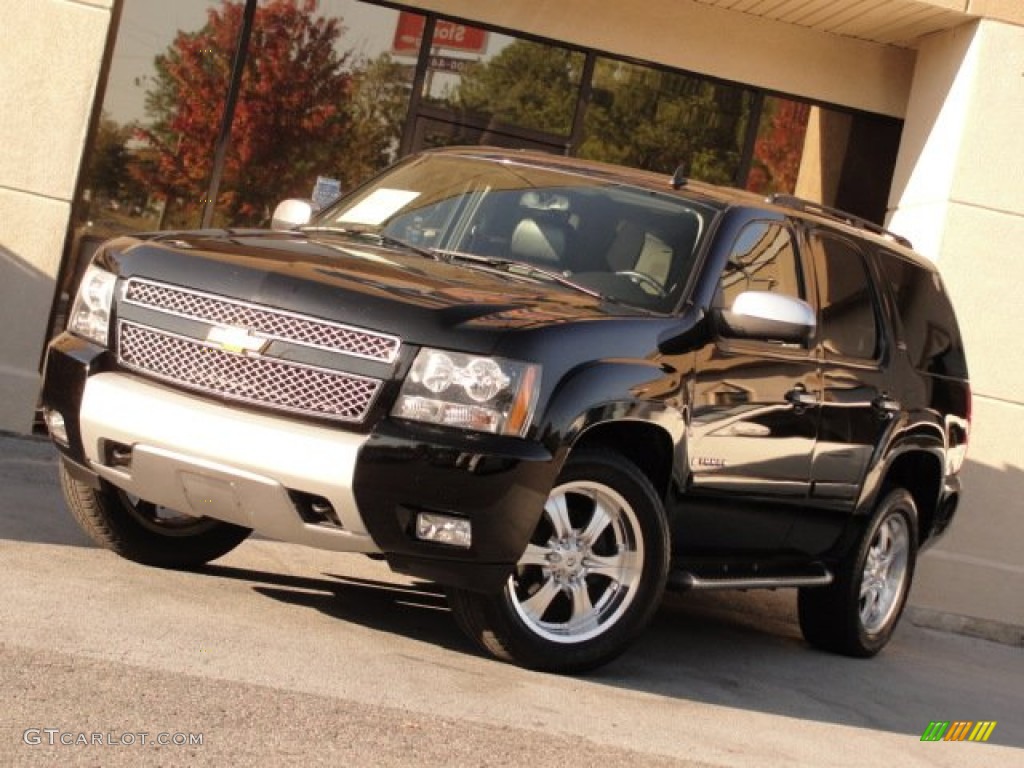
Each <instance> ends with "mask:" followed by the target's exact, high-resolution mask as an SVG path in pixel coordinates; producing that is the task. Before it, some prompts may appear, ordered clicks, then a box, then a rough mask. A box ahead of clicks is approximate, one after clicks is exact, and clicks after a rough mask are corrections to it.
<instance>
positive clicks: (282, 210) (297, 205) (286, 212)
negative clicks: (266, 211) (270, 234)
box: [270, 198, 320, 230]
mask: <svg viewBox="0 0 1024 768" xmlns="http://www.w3.org/2000/svg"><path fill="white" fill-rule="evenodd" d="M319 210H320V206H318V205H317V204H316V203H314V202H313V201H312V200H299V199H298V198H291V199H288V200H283V201H281V202H280V203H278V204H277V207H276V208H275V209H274V216H273V218H271V220H270V228H271V229H281V230H287V229H295V228H296V227H301V226H302V225H303V224H309V221H310V219H312V218H313V214H314V213H316V212H317V211H319Z"/></svg>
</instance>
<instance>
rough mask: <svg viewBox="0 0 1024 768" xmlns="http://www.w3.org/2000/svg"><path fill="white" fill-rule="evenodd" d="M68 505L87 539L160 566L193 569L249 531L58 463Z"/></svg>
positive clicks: (138, 560) (241, 538)
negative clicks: (85, 478)
mask: <svg viewBox="0 0 1024 768" xmlns="http://www.w3.org/2000/svg"><path fill="white" fill-rule="evenodd" d="M60 482H61V489H62V490H63V492H64V499H65V501H66V502H67V505H68V509H70V510H71V514H72V515H73V516H74V518H75V520H76V521H77V522H78V524H79V525H80V526H81V527H82V530H84V531H85V532H86V533H87V534H88V535H89V537H90V538H91V539H92V540H93V541H95V542H96V543H97V544H99V545H100V546H101V547H104V548H105V549H109V550H111V551H113V552H116V553H117V554H119V555H121V556H122V557H124V558H127V559H128V560H134V561H135V562H138V563H143V564H145V565H155V566H158V567H160V568H194V567H196V566H199V565H203V564H204V563H208V562H210V561H211V560H216V559H217V558H218V557H221V556H222V555H226V554H227V553H228V552H230V551H231V550H232V549H234V548H235V547H237V546H238V545H239V544H241V543H242V542H243V541H245V539H246V538H247V537H248V536H249V534H250V533H252V531H251V530H250V529H248V528H242V527H240V526H237V525H231V524H230V523H222V522H220V521H219V520H214V519H212V518H209V517H192V516H190V515H184V514H181V513H179V512H174V511H172V510H169V509H167V508H166V507H160V506H157V505H155V504H151V503H150V502H148V501H143V500H142V499H139V498H136V497H133V496H130V495H129V494H127V493H125V492H124V491H122V490H120V489H118V488H115V487H114V486H112V485H109V484H107V483H105V482H103V481H100V482H101V487H100V489H96V488H93V487H91V486H89V485H86V484H85V483H82V482H79V481H78V480H76V479H75V478H74V477H72V476H71V475H70V474H69V473H68V471H67V469H66V468H65V467H64V464H63V463H61V465H60Z"/></svg>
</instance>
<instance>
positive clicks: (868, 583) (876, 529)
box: [797, 488, 917, 657]
mask: <svg viewBox="0 0 1024 768" xmlns="http://www.w3.org/2000/svg"><path fill="white" fill-rule="evenodd" d="M916 557H917V507H916V505H915V504H914V497H913V496H911V495H910V493H909V492H908V491H906V490H905V489H903V488H896V489H894V490H892V491H890V492H889V493H888V494H886V495H885V496H884V497H883V498H882V500H881V502H879V504H878V507H877V508H876V510H875V514H874V515H873V516H872V517H871V520H870V521H869V522H868V524H867V526H865V528H864V532H863V535H862V536H861V540H860V543H859V545H858V547H857V548H856V550H855V551H854V552H853V553H852V555H851V556H850V557H848V558H847V560H846V561H845V562H844V563H842V564H840V566H839V570H838V573H837V574H836V580H835V582H834V583H833V584H831V585H830V586H828V587H808V588H804V589H801V590H800V591H799V594H798V596H797V612H798V615H799V619H800V629H801V630H802V631H803V634H804V637H805V638H806V640H807V641H808V642H809V643H810V644H811V645H814V646H816V647H818V648H821V649H823V650H827V651H832V652H834V653H841V654H844V655H846V656H857V657H867V656H874V655H875V654H876V653H878V652H879V651H880V650H882V648H883V647H885V645H886V643H888V642H889V639H890V638H891V637H892V633H893V631H895V629H896V624H897V623H898V622H899V619H900V616H901V615H902V613H903V607H904V605H905V604H906V602H907V595H908V594H909V593H910V584H911V582H912V580H913V577H914V565H915V562H916Z"/></svg>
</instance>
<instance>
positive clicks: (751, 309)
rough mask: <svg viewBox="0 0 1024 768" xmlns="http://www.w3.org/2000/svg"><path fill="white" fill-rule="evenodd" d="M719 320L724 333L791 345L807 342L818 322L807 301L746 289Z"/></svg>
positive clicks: (736, 336)
mask: <svg viewBox="0 0 1024 768" xmlns="http://www.w3.org/2000/svg"><path fill="white" fill-rule="evenodd" d="M715 319H716V321H717V325H718V328H719V330H720V332H721V333H722V335H723V336H730V337H733V338H738V339H756V340H758V341H781V342H784V343H787V344H803V343H804V342H806V341H807V340H808V339H809V338H810V337H811V334H812V333H813V332H814V327H815V325H816V324H817V321H816V320H815V318H814V310H813V309H812V308H811V305H810V304H808V303H807V302H806V301H801V300H800V299H796V298H793V297H792V296H782V295H780V294H777V293H768V292H767V291H744V292H743V293H741V294H740V295H739V296H737V297H736V300H735V301H733V303H732V307H731V308H730V309H722V310H718V311H716V312H715Z"/></svg>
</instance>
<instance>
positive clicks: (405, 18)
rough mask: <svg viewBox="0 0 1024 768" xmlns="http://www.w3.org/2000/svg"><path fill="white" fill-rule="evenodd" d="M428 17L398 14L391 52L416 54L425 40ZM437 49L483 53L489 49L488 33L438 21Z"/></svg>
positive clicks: (435, 32) (436, 31)
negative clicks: (422, 40) (424, 28)
mask: <svg viewBox="0 0 1024 768" xmlns="http://www.w3.org/2000/svg"><path fill="white" fill-rule="evenodd" d="M426 23H427V20H426V17H424V16H420V15H419V14H416V13H406V12H404V11H403V12H402V13H400V14H398V25H397V26H396V27H395V39H394V42H393V43H392V45H391V50H392V51H393V52H395V53H399V54H403V53H406V54H416V53H417V52H418V51H419V49H420V40H421V39H422V38H423V27H424V26H425V25H426ZM433 46H434V47H435V48H449V49H451V50H454V51H466V52H469V53H483V52H484V49H485V48H486V47H487V32H486V31H484V30H482V29H478V28H476V27H468V26H466V25H465V24H456V23H455V22H454V21H442V20H441V19H438V20H437V23H436V24H434V42H433Z"/></svg>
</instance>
